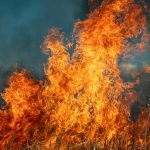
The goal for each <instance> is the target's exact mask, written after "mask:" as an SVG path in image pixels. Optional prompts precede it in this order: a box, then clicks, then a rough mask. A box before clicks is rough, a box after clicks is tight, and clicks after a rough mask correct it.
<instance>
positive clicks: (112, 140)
mask: <svg viewBox="0 0 150 150" xmlns="http://www.w3.org/2000/svg"><path fill="white" fill-rule="evenodd" d="M90 2H92V1H90ZM96 2H97V1H96ZM143 6H144V7H142V6H140V5H139V4H137V3H135V2H134V1H133V0H113V1H110V0H107V1H104V2H103V3H102V4H101V5H100V6H97V7H96V8H95V9H94V10H92V11H91V12H90V14H89V15H88V19H86V20H85V21H78V22H77V23H76V24H75V27H74V35H73V36H74V40H76V44H74V43H72V42H70V41H68V40H67V39H66V38H65V36H64V34H63V33H61V32H60V31H59V30H58V29H57V28H54V29H50V30H49V33H48V35H47V36H46V38H45V41H44V43H43V46H42V48H43V50H44V52H45V53H49V51H50V56H49V58H48V62H47V64H46V65H45V67H44V70H45V79H43V80H42V81H36V80H35V79H34V77H32V75H31V74H29V73H28V71H27V70H23V71H21V72H19V71H16V72H14V73H13V75H12V76H11V77H10V79H9V87H8V88H6V89H5V92H4V93H2V97H3V99H4V100H5V101H6V102H7V103H8V105H9V109H7V110H5V111H4V112H0V124H1V126H0V135H1V136H0V147H1V148H2V149H7V148H10V147H12V148H14V149H17V148H21V147H23V146H25V145H26V144H27V143H29V144H31V143H33V142H34V141H35V140H37V141H39V142H40V146H41V149H57V148H60V149H67V148H71V149H78V148H79V147H80V146H83V147H85V148H87V147H88V146H89V145H94V144H95V145H96V147H98V148H105V147H106V146H108V147H109V148H110V149H111V148H114V149H118V148H119V147H121V148H123V149H132V148H133V147H132V146H133V145H134V146H137V145H138V146H139V147H140V148H146V147H147V148H148V146H149V144H150V141H149V140H150V139H149V136H148V135H149V130H148V126H149V120H148V113H149V112H147V109H146V110H143V111H142V113H141V117H139V119H138V120H137V121H136V122H135V123H134V122H132V121H131V120H130V119H129V118H130V106H131V104H132V103H133V102H134V101H135V100H136V99H137V98H138V95H137V94H136V92H135V91H134V90H133V87H134V83H128V84H126V83H124V82H123V80H122V79H121V77H120V70H119V64H118V58H119V57H120V56H123V57H124V58H125V59H126V58H127V54H128V52H131V51H132V50H133V49H134V50H136V51H137V52H144V51H143V50H145V49H146V45H147V43H148V41H149V35H148V32H147V19H146V16H145V15H144V13H145V12H144V11H145V8H146V5H145V3H143ZM139 36H140V37H141V40H140V43H136V44H132V43H131V42H130V40H133V39H137V38H138V37H139ZM64 43H67V44H66V45H65V44H64ZM72 45H75V49H74V53H73V54H72V56H71V57H70V54H69V52H68V50H69V48H70V47H71V46H72ZM87 149H88V148H87Z"/></svg>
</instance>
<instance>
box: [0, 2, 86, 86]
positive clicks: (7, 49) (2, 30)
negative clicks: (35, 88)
mask: <svg viewBox="0 0 150 150" xmlns="http://www.w3.org/2000/svg"><path fill="white" fill-rule="evenodd" d="M87 12H88V4H87V0H24V1H23V0H0V88H1V87H3V84H4V83H5V82H6V81H5V80H4V79H5V78H6V80H7V78H8V75H9V72H11V70H12V69H13V66H14V65H16V64H17V65H18V66H25V67H28V68H30V70H32V71H34V72H36V73H37V74H38V75H42V71H43V63H45V62H46V61H47V56H45V55H44V54H42V52H41V49H40V46H41V44H42V42H43V41H44V37H45V36H46V35H47V33H48V29H50V28H52V27H59V28H61V31H63V32H65V34H66V35H67V36H69V35H70V34H71V32H72V30H73V25H74V23H75V21H76V20H77V19H79V18H80V19H81V20H82V19H85V18H86V14H87Z"/></svg>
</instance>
